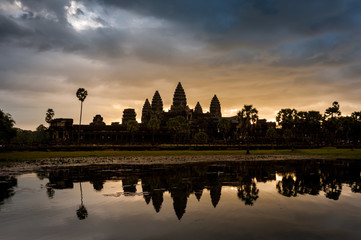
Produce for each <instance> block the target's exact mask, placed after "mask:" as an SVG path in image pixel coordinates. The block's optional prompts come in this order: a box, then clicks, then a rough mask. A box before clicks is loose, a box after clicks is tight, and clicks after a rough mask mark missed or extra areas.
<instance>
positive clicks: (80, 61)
mask: <svg viewBox="0 0 361 240" xmlns="http://www.w3.org/2000/svg"><path fill="white" fill-rule="evenodd" d="M0 56H1V57H0V109H2V110H3V111H4V112H6V113H10V114H11V115H12V116H13V118H14V120H15V121H16V127H20V128H23V129H31V130H34V129H35V128H36V127H37V126H38V125H39V124H45V121H44V118H45V112H46V110H47V109H48V108H53V109H54V111H55V117H57V118H74V119H75V122H78V119H79V111H80V102H79V101H78V99H77V98H76V96H75V92H76V90H77V89H78V88H79V87H82V88H85V89H86V90H87V91H88V93H89V95H88V97H87V99H86V100H85V102H84V112H83V121H82V122H83V123H89V122H91V121H92V119H93V117H94V115H96V114H101V115H102V116H103V118H104V121H105V122H106V123H107V124H110V123H111V122H114V121H121V118H122V112H123V110H124V108H135V110H136V112H137V118H138V119H140V118H141V108H142V106H143V104H144V101H145V99H146V98H149V100H151V98H152V96H153V94H154V92H155V91H156V90H158V91H159V93H160V95H161V97H162V99H163V103H164V107H165V108H169V107H170V105H171V104H172V96H173V93H174V90H175V88H176V86H177V83H178V82H182V85H183V87H184V90H185V92H186V95H187V100H188V105H189V107H190V108H194V106H195V104H196V103H197V101H199V102H200V104H201V106H202V108H203V110H204V111H207V110H208V109H209V105H210V101H211V99H212V97H213V95H214V94H217V96H218V99H219V100H220V102H221V107H222V114H223V116H232V115H235V114H236V112H237V110H240V109H241V108H242V106H243V105H244V104H253V106H254V107H256V108H257V109H258V111H259V117H260V118H266V119H269V120H272V119H273V120H274V119H275V115H276V113H277V112H278V111H279V110H280V109H282V108H296V109H297V110H317V111H320V112H321V113H324V111H325V109H326V108H327V107H329V106H331V104H332V102H333V101H334V100H337V101H339V103H340V107H341V112H342V114H343V115H349V114H351V112H353V111H361V1H360V0H303V1H300V0H203V1H201V0H171V1H170V0H126V1H125V0H124V1H121V0H119V1H116V0H113V1H111V0H84V1H70V0H16V1H13V0H2V1H0Z"/></svg>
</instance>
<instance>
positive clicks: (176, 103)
mask: <svg viewBox="0 0 361 240" xmlns="http://www.w3.org/2000/svg"><path fill="white" fill-rule="evenodd" d="M186 108H187V98H186V94H185V92H184V89H183V87H182V84H181V83H180V82H179V83H178V85H177V88H176V89H175V91H174V96H173V104H172V106H171V110H180V109H186Z"/></svg>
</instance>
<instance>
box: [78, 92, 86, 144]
mask: <svg viewBox="0 0 361 240" xmlns="http://www.w3.org/2000/svg"><path fill="white" fill-rule="evenodd" d="M76 96H77V98H78V99H79V101H80V120H79V132H78V143H80V125H81V117H82V113H83V102H84V100H85V98H86V96H88V92H87V91H86V90H85V89H84V88H79V89H78V91H76Z"/></svg>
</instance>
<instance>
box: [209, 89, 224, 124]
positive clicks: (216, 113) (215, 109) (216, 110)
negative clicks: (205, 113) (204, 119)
mask: <svg viewBox="0 0 361 240" xmlns="http://www.w3.org/2000/svg"><path fill="white" fill-rule="evenodd" d="M209 110H210V112H211V116H213V117H217V118H221V117H222V113H221V104H220V103H219V100H218V98H217V95H215V94H214V96H213V98H212V101H211V106H210V108H209Z"/></svg>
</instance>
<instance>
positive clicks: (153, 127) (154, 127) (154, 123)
mask: <svg viewBox="0 0 361 240" xmlns="http://www.w3.org/2000/svg"><path fill="white" fill-rule="evenodd" d="M159 124H160V123H159V120H158V118H152V119H150V120H149V122H148V124H147V127H148V129H149V130H150V131H151V133H152V144H154V135H155V133H156V132H157V131H158V130H159Z"/></svg>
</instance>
